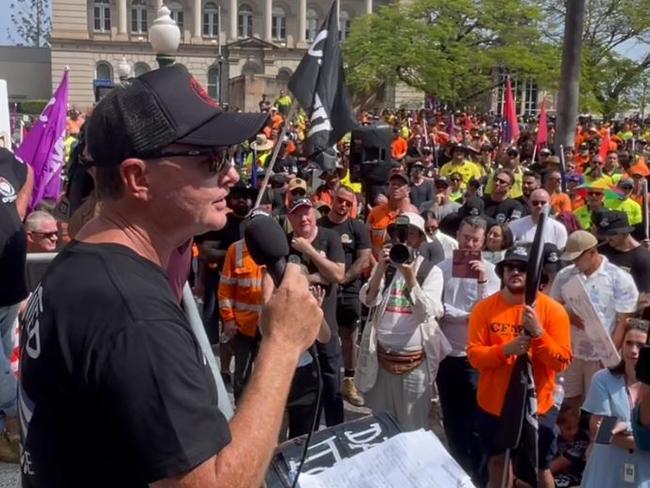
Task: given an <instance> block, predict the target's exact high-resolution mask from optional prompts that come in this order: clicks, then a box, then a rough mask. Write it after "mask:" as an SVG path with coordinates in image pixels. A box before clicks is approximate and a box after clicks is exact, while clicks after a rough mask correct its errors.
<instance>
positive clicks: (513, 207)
mask: <svg viewBox="0 0 650 488" xmlns="http://www.w3.org/2000/svg"><path fill="white" fill-rule="evenodd" d="M483 201H484V202H485V210H484V213H485V215H487V216H488V217H490V218H492V219H494V220H495V221H496V223H497V224H502V223H504V222H510V221H511V220H517V219H519V218H521V216H522V215H523V214H524V209H523V207H522V205H521V203H519V202H518V201H517V200H514V199H512V198H506V199H505V200H504V201H502V202H495V201H494V200H492V198H490V196H489V195H486V196H484V197H483Z"/></svg>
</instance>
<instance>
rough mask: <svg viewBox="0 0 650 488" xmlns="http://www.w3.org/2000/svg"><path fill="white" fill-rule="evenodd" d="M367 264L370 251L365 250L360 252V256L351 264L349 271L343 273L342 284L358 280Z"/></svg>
mask: <svg viewBox="0 0 650 488" xmlns="http://www.w3.org/2000/svg"><path fill="white" fill-rule="evenodd" d="M369 263H370V249H367V250H366V252H362V254H361V255H360V256H359V257H358V258H357V259H356V260H355V261H354V262H353V263H352V265H351V266H350V269H348V270H347V271H346V272H345V276H344V277H343V283H350V282H352V281H354V280H356V279H357V278H359V277H360V276H361V275H362V274H363V270H364V269H365V268H366V267H367V266H368V264H369Z"/></svg>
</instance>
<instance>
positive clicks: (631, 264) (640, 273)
mask: <svg viewBox="0 0 650 488" xmlns="http://www.w3.org/2000/svg"><path fill="white" fill-rule="evenodd" d="M599 250H600V253H601V254H602V255H603V256H606V257H607V259H609V260H610V261H611V262H612V263H614V264H615V265H616V266H618V267H620V268H623V269H624V270H625V271H627V272H628V273H630V274H631V275H632V279H633V280H634V283H635V284H636V287H637V288H638V290H639V292H640V293H647V292H650V251H648V249H646V248H645V247H643V246H638V247H635V248H634V249H631V250H630V251H627V252H622V251H619V250H617V249H614V248H613V247H611V246H610V245H609V244H607V243H605V244H603V245H602V246H600V247H599Z"/></svg>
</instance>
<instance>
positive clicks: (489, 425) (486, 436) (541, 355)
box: [467, 244, 571, 488]
mask: <svg viewBox="0 0 650 488" xmlns="http://www.w3.org/2000/svg"><path fill="white" fill-rule="evenodd" d="M529 259H530V246H529V245H525V244H523V245H522V244H517V245H515V246H514V247H512V248H511V249H509V250H508V251H507V252H506V255H505V258H504V260H503V261H501V262H500V263H498V264H497V268H496V270H497V274H499V275H500V276H501V278H502V282H503V285H504V287H503V289H502V290H501V291H499V292H498V293H495V294H494V295H491V296H490V297H488V298H486V299H485V300H482V301H480V302H479V303H477V304H476V306H475V307H474V310H473V311H472V313H471V315H470V319H469V334H468V345H467V357H468V359H469V362H470V364H471V365H472V366H473V367H474V368H476V369H477V370H478V373H479V380H478V392H477V403H478V406H479V420H478V430H479V435H480V437H481V443H482V444H483V448H484V450H485V454H486V455H487V456H489V461H488V475H489V483H488V486H489V487H490V488H496V487H499V486H500V482H501V477H502V475H503V468H504V463H505V452H504V451H501V450H500V449H499V448H498V447H496V446H495V444H494V440H495V437H496V434H497V431H498V429H499V426H500V423H499V422H500V421H499V416H500V415H501V413H502V410H503V407H504V400H505V397H506V392H507V390H508V385H509V383H510V376H511V374H512V370H513V366H514V363H515V360H516V358H517V356H519V355H521V354H529V355H530V358H531V362H532V367H533V377H534V381H535V390H536V393H537V413H538V417H539V431H538V450H539V461H538V485H537V486H538V487H544V488H547V487H548V488H553V487H554V486H555V484H554V481H553V476H552V474H551V471H550V469H549V465H550V462H551V460H552V456H553V454H554V452H553V451H554V444H555V442H556V434H555V432H554V427H555V424H556V420H557V415H558V413H559V408H558V406H556V405H554V401H555V399H554V392H555V377H556V374H557V373H558V372H560V371H563V370H564V369H566V368H567V366H568V365H569V362H570V361H571V336H570V329H569V317H568V315H567V313H566V311H565V310H564V308H563V307H562V305H560V304H559V303H558V302H556V301H555V300H553V299H552V298H550V297H548V296H547V295H544V294H542V293H538V294H537V300H536V303H535V306H534V307H530V306H528V305H525V304H524V297H525V288H526V268H527V265H528V260H529ZM514 421H515V420H513V422H514ZM509 478H510V477H509ZM507 486H509V487H511V486H512V483H508V484H507Z"/></svg>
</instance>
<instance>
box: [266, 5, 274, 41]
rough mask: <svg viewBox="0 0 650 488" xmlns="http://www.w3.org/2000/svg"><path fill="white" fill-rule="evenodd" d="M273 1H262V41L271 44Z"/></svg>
mask: <svg viewBox="0 0 650 488" xmlns="http://www.w3.org/2000/svg"><path fill="white" fill-rule="evenodd" d="M272 15H273V0H265V1H264V40H265V41H266V42H272V39H271V30H272V29H271V26H272V22H273V18H272Z"/></svg>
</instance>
